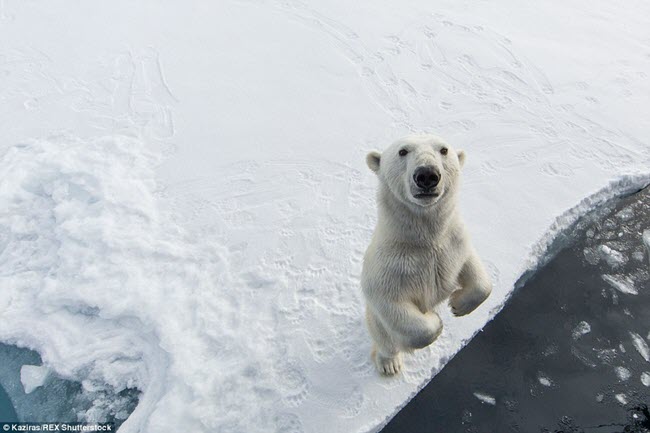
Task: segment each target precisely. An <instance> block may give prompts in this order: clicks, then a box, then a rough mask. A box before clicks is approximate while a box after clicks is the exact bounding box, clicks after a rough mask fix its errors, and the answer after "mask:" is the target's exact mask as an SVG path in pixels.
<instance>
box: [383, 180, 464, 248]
mask: <svg viewBox="0 0 650 433" xmlns="http://www.w3.org/2000/svg"><path fill="white" fill-rule="evenodd" d="M378 200H379V206H378V208H379V214H378V220H379V221H378V227H382V228H384V230H382V233H377V234H378V235H379V236H381V237H384V238H394V239H397V240H399V242H407V243H410V244H413V245H429V244H431V243H434V244H435V243H437V241H438V240H440V239H442V238H444V237H445V236H446V234H447V233H448V231H449V230H450V229H451V228H452V224H455V223H457V222H458V221H459V219H458V218H457V216H456V215H455V214H456V212H457V207H456V197H455V191H447V192H446V193H445V195H444V196H443V197H441V199H440V200H439V201H438V202H437V203H436V204H435V205H433V206H431V207H427V208H424V207H423V208H421V209H420V208H416V207H415V205H407V204H405V203H403V202H401V201H400V200H398V199H397V198H396V197H395V195H394V194H393V193H392V192H391V191H390V190H389V189H388V187H386V186H384V185H381V186H380V189H379V194H378ZM386 240H388V239H386Z"/></svg>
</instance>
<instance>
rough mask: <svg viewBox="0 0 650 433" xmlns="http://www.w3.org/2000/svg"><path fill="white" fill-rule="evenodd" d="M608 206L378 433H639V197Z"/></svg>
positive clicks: (642, 220) (649, 400)
mask: <svg viewBox="0 0 650 433" xmlns="http://www.w3.org/2000/svg"><path fill="white" fill-rule="evenodd" d="M612 206H613V209H612ZM612 206H610V207H609V208H608V209H601V210H600V211H597V212H594V213H592V214H591V215H589V216H587V217H585V218H584V219H583V220H582V221H581V222H580V223H579V224H578V225H577V226H576V227H575V228H573V229H572V230H570V231H569V232H568V233H567V234H566V235H565V236H564V237H563V242H564V243H565V244H566V245H564V247H563V249H561V250H560V251H559V253H557V255H556V256H555V257H554V258H553V259H552V260H551V261H550V262H548V264H546V265H545V266H544V267H543V268H542V269H540V270H539V271H537V272H536V273H535V274H534V275H533V276H532V277H530V278H529V279H528V280H527V281H526V282H525V283H522V284H523V286H522V287H520V288H519V289H518V290H517V291H516V292H515V294H514V295H513V297H512V298H511V299H510V301H508V303H507V305H506V306H505V308H504V309H503V310H502V311H501V313H499V314H498V315H497V317H496V318H495V319H494V320H493V321H492V322H490V323H488V324H487V325H486V326H485V328H484V330H483V331H482V332H481V333H479V334H478V335H477V336H476V337H475V338H474V339H473V340H472V341H471V342H470V343H469V344H468V345H467V346H466V347H465V348H464V349H463V350H461V351H460V352H459V353H458V354H457V356H456V357H454V358H453V359H452V360H451V361H450V362H449V364H448V365H447V366H446V367H445V368H444V369H443V370H442V371H441V372H440V373H439V374H438V375H437V376H436V377H434V379H433V380H432V381H431V382H430V383H429V384H428V385H427V386H426V387H425V388H424V389H423V390H422V391H421V392H420V393H419V394H418V395H417V396H416V397H415V398H414V399H413V400H412V401H411V402H410V403H409V404H408V405H407V406H406V407H405V408H404V409H403V410H402V411H400V412H399V413H398V414H397V415H396V416H395V418H394V419H393V420H392V421H391V422H390V423H389V424H388V425H387V426H386V427H385V428H384V430H383V432H384V433H419V432H422V433H424V432H426V433H455V432H472V433H483V432H485V433H506V432H558V433H559V432H566V433H569V432H571V433H580V432H584V433H605V432H607V433H613V432H628V433H629V432H638V433H641V432H650V413H649V412H648V406H650V387H649V386H650V362H648V361H649V360H648V359H645V358H644V357H648V356H650V354H648V353H645V351H646V350H647V347H648V344H650V340H649V339H650V276H649V272H648V269H649V260H648V252H647V251H646V249H645V247H644V245H643V242H642V240H641V233H642V232H643V231H644V230H648V229H649V228H650V190H648V189H646V190H645V191H642V192H640V193H638V194H635V195H633V196H630V197H627V198H624V199H622V200H620V201H619V202H617V203H616V204H615V205H612ZM603 245H605V246H606V248H604V247H603ZM608 248H610V249H614V250H616V251H618V252H620V253H621V254H620V255H617V254H615V253H611V251H610V250H608ZM617 285H618V287H619V288H618V289H617V288H615V286H617ZM634 292H638V293H637V294H634ZM646 375H647V376H646ZM644 381H645V382H646V384H644V383H643V382H644ZM475 393H476V394H479V396H480V395H485V396H488V397H489V398H484V400H489V402H484V401H482V400H480V399H479V398H477V396H476V395H475ZM491 399H494V400H491Z"/></svg>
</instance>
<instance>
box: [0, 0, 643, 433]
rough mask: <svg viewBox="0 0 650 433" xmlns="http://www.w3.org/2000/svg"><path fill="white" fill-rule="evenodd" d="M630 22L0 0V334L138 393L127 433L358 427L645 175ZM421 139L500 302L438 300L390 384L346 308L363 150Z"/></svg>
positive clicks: (634, 22) (449, 9)
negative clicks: (459, 180)
mask: <svg viewBox="0 0 650 433" xmlns="http://www.w3.org/2000/svg"><path fill="white" fill-rule="evenodd" d="M649 12H650V6H649V5H647V4H645V3H641V2H638V3H635V4H634V5H630V6H629V7H626V8H618V7H615V6H613V5H611V4H610V3H607V2H605V1H600V0H599V1H597V2H596V4H594V3H593V2H586V1H582V0H580V1H578V2H573V3H571V4H566V3H565V2H559V1H557V0H552V1H549V2H543V3H540V4H535V5H534V6H533V7H531V6H530V5H529V4H523V3H518V2H513V1H510V0H498V1H497V2H489V3H476V4H471V5H470V4H467V3H465V2H455V1H443V2H439V3H436V5H435V8H434V7H433V6H432V5H431V2H426V1H423V0H411V1H409V2H406V3H400V4H399V5H398V4H397V3H395V2H388V1H385V0H383V1H378V2H367V1H364V2H340V1H336V0H327V1H323V2H318V3H317V2H299V1H293V0H289V1H275V0H269V1H265V2H262V1H255V0H254V1H239V0H227V1H224V2H198V1H193V2H180V1H178V2H155V1H150V0H147V1H144V2H137V3H133V2H128V1H126V0H115V1H111V2H103V3H93V4H92V5H91V4H86V3H83V2H64V1H62V0H53V1H48V2H45V1H32V2H20V1H11V0H7V1H3V2H0V76H2V83H3V84H2V87H1V88H0V102H2V103H1V104H0V118H2V119H3V122H2V126H1V130H2V134H1V135H0V137H1V138H0V313H1V314H2V317H3V326H2V327H0V341H2V342H8V343H18V344H20V345H21V346H25V347H30V348H33V349H34V350H37V351H38V352H39V353H40V354H41V355H42V358H43V362H44V363H45V364H46V365H47V366H48V367H49V368H52V369H53V371H55V372H56V373H57V374H58V375H60V376H62V377H66V378H70V379H74V380H78V381H80V382H82V383H83V384H84V387H85V388H86V389H98V390H100V391H101V390H103V389H106V390H107V395H108V394H110V393H114V392H119V391H120V390H123V389H125V388H133V387H137V388H138V389H140V390H141V391H142V395H141V398H140V402H139V405H138V406H137V408H136V410H135V411H134V412H133V414H132V415H131V416H130V417H129V419H128V420H127V421H126V422H125V423H124V424H123V425H122V427H121V429H120V431H121V432H123V433H124V432H139V431H140V432H158V431H200V432H208V431H223V432H226V431H246V432H251V433H254V432H258V431H260V432H267V431H294V432H296V433H298V432H318V431H323V429H324V428H325V429H326V430H328V431H346V432H365V431H376V430H377V429H379V428H380V427H381V426H382V425H383V424H384V423H386V422H387V420H388V419H389V418H390V416H391V415H392V414H394V413H395V411H397V410H398V409H399V408H400V407H402V406H403V405H404V404H405V403H406V402H407V401H408V400H409V399H410V398H411V397H412V396H413V395H414V394H415V393H416V392H417V391H418V390H419V389H420V388H421V387H422V386H424V385H425V384H426V382H427V381H428V380H429V379H430V378H431V377H432V376H433V375H435V374H436V373H437V372H438V371H439V370H440V369H441V368H442V366H443V365H444V364H445V363H446V362H447V361H448V360H449V359H450V358H451V357H452V356H453V355H454V354H455V353H456V352H457V351H458V350H459V349H460V348H461V347H462V346H463V345H464V344H466V342H467V341H469V340H470V339H471V337H472V336H473V335H474V333H475V332H477V331H478V330H480V329H481V328H482V327H483V326H484V325H485V323H486V322H487V321H488V320H489V319H490V318H491V317H493V316H494V315H495V314H496V313H497V312H498V311H499V310H500V309H501V307H502V306H503V304H504V302H505V300H506V299H507V298H508V297H509V296H510V294H511V293H512V290H513V288H514V285H515V282H516V281H517V280H518V279H519V278H520V277H521V276H522V274H523V273H524V272H526V271H529V270H531V269H535V268H536V267H537V266H539V265H540V264H541V263H543V262H544V260H546V258H547V257H548V253H549V247H550V245H551V243H552V242H553V240H554V239H555V238H556V237H557V236H558V235H559V234H561V233H562V232H563V231H564V230H565V229H566V228H567V227H569V226H570V225H571V224H572V223H574V222H575V221H576V219H577V218H578V217H579V216H580V215H582V214H584V213H585V212H586V211H588V210H589V209H591V208H593V207H594V206H597V205H598V204H601V203H603V202H605V201H606V200H608V199H610V198H612V197H615V196H618V195H621V194H625V193H628V192H632V191H635V190H637V189H638V188H640V187H642V186H644V185H646V184H647V183H648V182H649V181H650V176H649V175H650V172H649V171H648V167H649V166H650V147H649V146H648V143H647V137H648V136H649V133H650V123H649V122H650V121H649V120H648V119H650V116H648V115H647V114H648V108H649V104H650V102H649V101H648V99H647V98H646V95H647V94H648V93H649V92H650V81H649V80H648V79H647V71H648V70H650V56H648V52H647V48H646V47H645V45H644V42H643V41H645V40H647V38H648V36H647V28H648V26H647V22H646V19H645V18H644V17H647V16H648V13H649ZM567 17H570V18H571V19H567ZM420 130H424V131H432V132H436V133H438V134H440V135H442V136H443V137H445V138H447V139H448V140H449V141H450V142H451V143H452V144H453V145H455V146H456V147H459V148H464V149H465V150H466V151H467V154H468V160H467V161H468V162H467V165H466V167H465V168H464V174H463V176H464V177H463V185H462V193H461V208H462V209H461V210H462V213H463V215H464V217H465V220H466V222H467V225H468V228H469V230H470V232H471V234H472V236H473V240H474V243H475V245H476V248H477V250H478V251H479V254H480V255H481V256H482V257H483V258H484V260H485V262H486V265H487V267H488V269H489V272H490V274H491V275H492V277H493V280H494V284H495V288H494V291H493V293H492V296H491V297H490V298H489V300H488V301H487V302H486V304H485V305H484V306H482V307H481V308H480V309H479V310H478V311H476V312H475V313H473V314H471V315H469V316H467V317H464V318H459V319H456V318H452V317H451V315H450V314H449V312H448V311H447V310H446V309H445V308H443V309H442V310H441V314H442V317H443V320H444V321H445V330H444V332H443V334H442V336H441V338H440V339H439V341H437V342H436V343H435V344H434V345H433V346H432V347H430V348H427V349H426V350H422V351H418V352H416V353H415V354H413V355H408V356H406V359H405V363H406V365H405V371H404V374H403V375H402V376H400V377H398V378H395V379H389V380H387V379H384V378H380V377H378V376H377V374H376V373H375V372H374V370H373V367H372V365H371V363H370V360H369V356H368V354H369V352H370V342H369V338H368V335H367V333H366V331H365V328H364V324H363V302H362V298H361V295H360V291H359V273H360V269H361V260H362V255H363V251H364V249H365V247H366V245H367V244H368V241H369V239H370V235H371V232H372V228H373V224H374V222H375V218H376V217H375V212H376V210H375V203H374V190H375V186H376V180H375V179H374V177H373V175H372V174H371V173H370V172H369V171H368V170H367V169H366V168H365V164H364V156H365V153H366V152H367V151H369V150H371V149H373V148H378V149H382V148H384V147H386V146H387V145H388V143H389V142H390V141H392V140H394V139H395V138H397V137H399V136H401V135H404V134H406V133H408V132H411V131H420ZM619 285H620V284H619ZM620 286H621V287H622V288H624V289H626V290H628V291H629V287H628V286H625V284H623V285H620ZM617 290H620V288H617ZM576 356H578V355H576ZM108 391H110V392H108ZM98 392H99V391H98ZM106 404H109V403H106ZM86 415H87V419H90V418H91V417H92V413H91V414H86Z"/></svg>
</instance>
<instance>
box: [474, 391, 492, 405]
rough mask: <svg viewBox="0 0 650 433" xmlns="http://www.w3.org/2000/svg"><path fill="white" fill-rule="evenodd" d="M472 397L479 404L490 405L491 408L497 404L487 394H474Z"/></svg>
mask: <svg viewBox="0 0 650 433" xmlns="http://www.w3.org/2000/svg"><path fill="white" fill-rule="evenodd" d="M474 397H476V398H478V399H479V400H481V403H485V404H489V405H492V406H494V405H495V404H497V400H496V399H495V398H494V397H492V396H491V395H489V394H484V393H482V392H475V393H474Z"/></svg>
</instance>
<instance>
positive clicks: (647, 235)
mask: <svg viewBox="0 0 650 433" xmlns="http://www.w3.org/2000/svg"><path fill="white" fill-rule="evenodd" d="M643 243H644V244H645V249H646V250H648V261H650V230H645V231H644V232H643Z"/></svg>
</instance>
